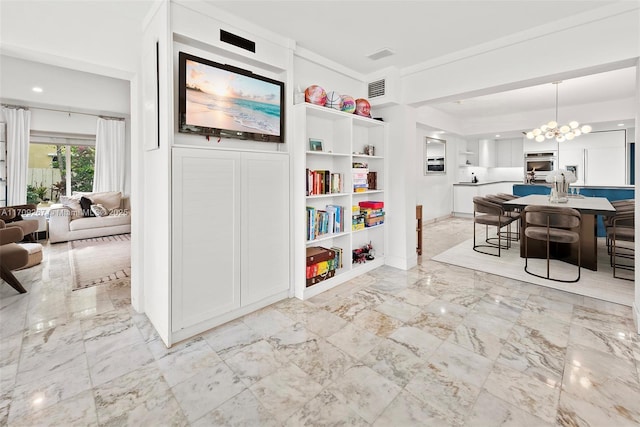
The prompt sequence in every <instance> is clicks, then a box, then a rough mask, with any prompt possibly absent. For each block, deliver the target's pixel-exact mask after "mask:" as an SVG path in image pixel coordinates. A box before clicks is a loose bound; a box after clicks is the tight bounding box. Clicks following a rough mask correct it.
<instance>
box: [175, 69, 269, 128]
mask: <svg viewBox="0 0 640 427" xmlns="http://www.w3.org/2000/svg"><path fill="white" fill-rule="evenodd" d="M186 86H187V87H186V95H187V96H186V102H187V105H186V122H187V124H189V125H195V126H203V127H207V128H216V129H228V130H234V131H240V132H253V133H260V134H268V135H280V86H279V85H276V84H273V83H269V82H265V81H262V80H258V79H255V78H251V77H248V76H244V75H242V74H236V73H233V72H230V71H227V70H223V69H220V68H216V67H212V66H209V65H205V64H201V63H198V62H194V61H191V60H187V63H186Z"/></svg>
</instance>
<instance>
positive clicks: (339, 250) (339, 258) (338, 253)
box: [331, 246, 343, 270]
mask: <svg viewBox="0 0 640 427" xmlns="http://www.w3.org/2000/svg"><path fill="white" fill-rule="evenodd" d="M331 250H332V251H334V252H335V253H336V257H335V259H336V270H337V269H339V268H342V267H343V265H342V248H339V247H337V246H332V247H331Z"/></svg>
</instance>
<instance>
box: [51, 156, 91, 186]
mask: <svg viewBox="0 0 640 427" xmlns="http://www.w3.org/2000/svg"><path fill="white" fill-rule="evenodd" d="M70 150H71V191H92V190H93V169H94V164H95V158H96V149H95V147H92V146H83V145H72V146H71V147H70ZM56 151H57V153H56V154H57V155H56V157H55V158H54V160H53V161H52V162H51V163H52V167H54V168H59V169H60V172H61V174H62V176H63V177H65V176H66V173H67V170H66V169H67V164H66V160H65V159H66V154H67V153H66V151H67V150H66V146H63V145H59V146H58V148H57V150H56Z"/></svg>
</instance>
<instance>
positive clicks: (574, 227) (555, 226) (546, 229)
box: [522, 205, 581, 283]
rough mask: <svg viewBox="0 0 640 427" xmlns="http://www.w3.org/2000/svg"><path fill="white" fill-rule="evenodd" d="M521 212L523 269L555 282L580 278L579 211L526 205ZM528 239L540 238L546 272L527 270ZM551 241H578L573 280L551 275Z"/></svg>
mask: <svg viewBox="0 0 640 427" xmlns="http://www.w3.org/2000/svg"><path fill="white" fill-rule="evenodd" d="M522 213H523V219H522V221H523V222H524V235H525V236H526V237H525V238H524V242H523V243H524V245H525V246H524V257H525V264H524V271H526V272H527V273H529V274H531V275H532V276H536V277H541V278H543V279H548V280H554V281H556V282H565V283H574V282H577V281H578V280H580V262H581V260H580V256H581V254H580V244H579V243H580V222H581V216H580V212H578V211H577V210H575V209H571V208H566V207H560V206H535V205H532V206H527V207H526V208H525V209H524V211H523V212H522ZM529 239H533V240H542V241H544V242H545V244H546V249H547V258H546V259H547V274H546V275H542V274H536V273H533V272H531V271H529V257H528V247H529ZM551 243H563V244H571V243H578V277H577V278H576V279H573V280H563V279H556V278H553V277H551V274H550V259H551V258H550V253H551Z"/></svg>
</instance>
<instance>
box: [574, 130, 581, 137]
mask: <svg viewBox="0 0 640 427" xmlns="http://www.w3.org/2000/svg"><path fill="white" fill-rule="evenodd" d="M573 134H574V135H575V136H580V135H582V131H581V130H580V129H574V131H573Z"/></svg>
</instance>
